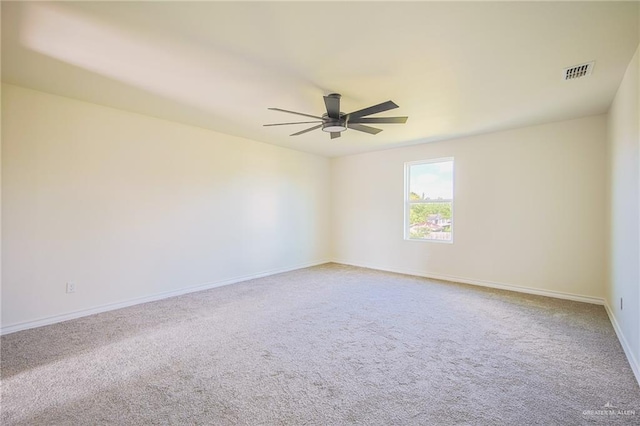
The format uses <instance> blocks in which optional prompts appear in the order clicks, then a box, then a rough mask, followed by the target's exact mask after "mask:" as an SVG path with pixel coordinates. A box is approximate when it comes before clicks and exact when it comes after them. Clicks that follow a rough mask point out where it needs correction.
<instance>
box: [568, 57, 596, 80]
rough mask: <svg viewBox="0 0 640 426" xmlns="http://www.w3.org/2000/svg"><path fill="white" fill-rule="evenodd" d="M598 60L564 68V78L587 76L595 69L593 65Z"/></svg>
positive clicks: (571, 78)
mask: <svg viewBox="0 0 640 426" xmlns="http://www.w3.org/2000/svg"><path fill="white" fill-rule="evenodd" d="M595 63H596V61H591V62H587V63H584V64H580V65H574V66H572V67H569V68H565V69H564V72H563V74H564V76H563V80H575V79H577V78H582V77H587V76H589V75H591V72H592V71H593V65H594V64H595Z"/></svg>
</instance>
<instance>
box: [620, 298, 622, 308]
mask: <svg viewBox="0 0 640 426" xmlns="http://www.w3.org/2000/svg"><path fill="white" fill-rule="evenodd" d="M620 310H622V297H621V298H620Z"/></svg>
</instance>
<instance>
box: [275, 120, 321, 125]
mask: <svg viewBox="0 0 640 426" xmlns="http://www.w3.org/2000/svg"><path fill="white" fill-rule="evenodd" d="M310 123H322V121H297V122H295V123H273V124H263V126H288V125H289V124H310Z"/></svg>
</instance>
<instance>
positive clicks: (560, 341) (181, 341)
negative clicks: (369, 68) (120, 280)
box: [1, 264, 640, 426]
mask: <svg viewBox="0 0 640 426" xmlns="http://www.w3.org/2000/svg"><path fill="white" fill-rule="evenodd" d="M1 344H2V347H1V350H2V416H1V423H2V424H3V425H82V426H86V425H103V424H115V425H168V424H171V425H188V424H198V425H236V424H239V425H344V424H362V425H453V424H456V425H457V424H469V425H491V424H496V425H529V424H540V425H576V424H640V389H638V385H637V383H636V382H635V379H634V377H633V373H632V371H631V369H630V367H629V364H628V362H627V360H626V358H625V356H624V353H623V351H622V349H621V347H620V344H619V342H618V341H617V339H616V336H615V333H614V331H613V329H612V327H611V324H610V322H609V320H608V318H607V315H606V313H605V310H604V309H603V308H602V307H601V306H594V305H589V304H583V303H576V302H569V301H563V300H556V299H550V298H545V297H539V296H530V295H523V294H518V293H510V292H505V291H497V290H489V289H483V288H478V287H473V286H465V285H458V284H452V283H444V282H438V281H433V280H427V279H423V278H416V277H411V276H406V275H398V274H391V273H383V272H377V271H372V270H367V269H361V268H354V267H347V266H341V265H335V264H330V265H324V266H319V267H314V268H309V269H304V270H299V271H294V272H289V273H285V274H280V275H276V276H272V277H268V278H262V279H257V280H252V281H247V282H245V283H241V284H235V285H231V286H227V287H221V288H217V289H213V290H208V291H204V292H200V293H194V294H190V295H186V296H181V297H177V298H172V299H167V300H163V301H159V302H154V303H148V304H145V305H140V306H135V307H131V308H126V309H121V310H118V311H112V312H108V313H104V314H100V315H94V316H91V317H86V318H82V319H78V320H74V321H69V322H65V323H61V324H57V325H52V326H48V327H42V328H39V329H34V330H27V331H23V332H18V333H13V334H10V335H7V336H4V337H2V341H1ZM607 403H610V405H613V406H614V407H616V408H615V409H611V408H607V409H605V408H603V406H604V405H605V404H607ZM623 410H627V414H629V412H628V410H635V411H636V414H635V415H624V414H622V412H623ZM604 411H606V412H607V413H606V414H603V412H604Z"/></svg>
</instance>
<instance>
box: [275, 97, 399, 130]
mask: <svg viewBox="0 0 640 426" xmlns="http://www.w3.org/2000/svg"><path fill="white" fill-rule="evenodd" d="M340 97H341V96H340V95H339V94H338V93H332V94H330V95H327V96H325V97H324V104H325V107H326V108H327V112H326V113H325V114H322V116H316V115H311V114H305V113H301V112H295V111H289V110H286V109H281V108H269V109H270V110H272V111H280V112H286V113H289V114H296V115H301V116H303V117H309V118H315V119H316V120H317V121H298V122H295V123H273V124H265V126H287V125H291V124H310V123H320V124H317V125H315V126H313V127H310V128H308V129H304V130H302V131H299V132H296V133H293V134H292V135H291V136H298V135H302V134H304V133H307V132H310V131H312V130H316V129H322V131H323V132H327V133H330V134H331V139H335V138H339V137H340V134H341V133H342V132H344V131H345V130H347V129H352V130H357V131H359V132H365V133H369V134H372V135H375V134H378V133H380V132H381V131H382V129H377V128H375V127H370V126H365V125H364V124H363V123H377V124H404V123H406V122H407V118H408V117H366V116H368V115H372V114H377V113H379V112H384V111H388V110H391V109H394V108H398V105H396V104H395V103H394V102H393V101H387V102H383V103H381V104H378V105H373V106H370V107H368V108H364V109H360V110H358V111H354V112H350V113H348V114H345V113H344V112H342V111H340Z"/></svg>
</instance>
